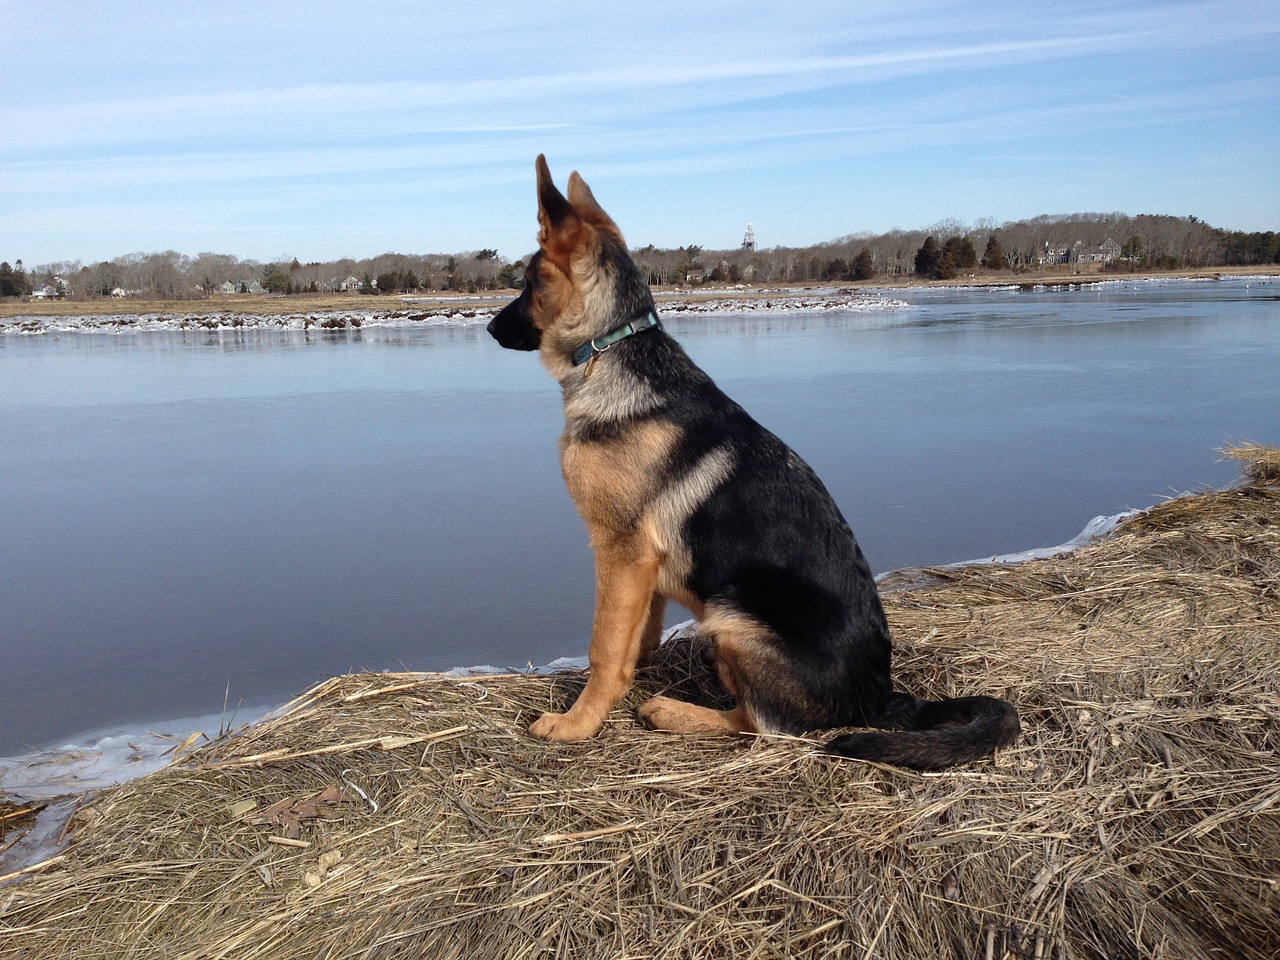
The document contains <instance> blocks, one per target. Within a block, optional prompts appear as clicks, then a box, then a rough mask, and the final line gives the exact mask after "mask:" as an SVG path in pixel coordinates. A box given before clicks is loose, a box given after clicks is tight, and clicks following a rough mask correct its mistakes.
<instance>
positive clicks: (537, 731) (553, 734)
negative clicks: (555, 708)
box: [529, 711, 603, 743]
mask: <svg viewBox="0 0 1280 960" xmlns="http://www.w3.org/2000/svg"><path fill="white" fill-rule="evenodd" d="M602 726H603V724H602V723H599V722H592V721H588V722H586V723H584V722H583V721H582V719H581V717H575V716H574V715H573V711H569V712H568V713H551V712H550V711H548V712H547V713H544V714H543V715H542V716H540V717H539V718H538V719H537V720H535V721H533V723H532V724H531V725H530V727H529V733H530V734H532V735H533V736H535V737H537V738H538V739H539V740H555V741H558V742H560V743H573V742H575V741H578V740H586V739H587V738H588V737H591V736H594V735H595V733H596V732H597V731H598V730H599V729H600V728H601V727H602Z"/></svg>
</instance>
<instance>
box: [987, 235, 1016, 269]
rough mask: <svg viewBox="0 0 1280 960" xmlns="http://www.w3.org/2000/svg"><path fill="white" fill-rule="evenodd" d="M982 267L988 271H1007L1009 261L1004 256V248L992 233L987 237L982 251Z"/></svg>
mask: <svg viewBox="0 0 1280 960" xmlns="http://www.w3.org/2000/svg"><path fill="white" fill-rule="evenodd" d="M982 265H983V266H984V267H986V268H987V269H988V270H1008V269H1009V261H1008V259H1007V258H1006V257H1005V255H1004V247H1002V246H1000V241H999V240H998V239H997V238H996V235H995V234H994V233H993V234H991V236H989V237H987V246H986V249H984V250H983V251H982Z"/></svg>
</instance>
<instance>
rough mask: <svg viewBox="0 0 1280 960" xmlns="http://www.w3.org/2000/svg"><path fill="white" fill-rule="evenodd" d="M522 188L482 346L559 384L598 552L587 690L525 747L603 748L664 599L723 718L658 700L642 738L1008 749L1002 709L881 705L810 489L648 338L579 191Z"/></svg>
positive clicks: (578, 187)
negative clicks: (502, 285) (499, 303)
mask: <svg viewBox="0 0 1280 960" xmlns="http://www.w3.org/2000/svg"><path fill="white" fill-rule="evenodd" d="M536 170H537V192H538V224H539V227H540V230H539V233H538V247H539V249H538V252H537V253H536V254H535V255H534V256H533V258H532V259H531V261H530V263H529V266H528V268H527V269H526V270H525V277H524V279H525V282H524V288H523V290H522V291H521V293H520V296H519V297H517V298H516V299H515V300H514V301H513V302H512V303H510V304H509V305H508V306H506V307H505V308H503V310H502V311H501V312H500V313H498V314H497V316H495V317H494V318H493V320H492V321H491V322H490V323H489V327H488V330H489V333H490V334H491V335H492V336H493V337H494V338H495V339H496V340H497V341H498V343H500V344H501V345H502V346H504V347H507V348H508V349H512V350H530V351H532V350H537V351H538V352H539V354H540V355H541V359H542V363H543V365H544V366H545V367H546V368H547V370H548V371H549V372H550V373H551V375H552V376H553V377H554V378H555V379H556V380H557V381H558V382H559V384H560V387H561V390H562V392H563V395H564V417H565V429H564V434H563V435H562V436H561V438H560V461H561V465H562V467H563V471H564V478H565V483H566V484H567V485H568V488H569V493H570V494H571V495H572V497H573V500H574V503H575V504H576V505H577V508H578V511H579V512H580V513H581V514H582V518H583V520H585V521H586V524H587V530H588V532H589V534H590V539H591V546H592V549H593V550H594V552H595V569H596V605H595V618H594V623H593V626H592V633H591V647H590V653H589V658H588V659H589V663H590V673H589V677H588V680H587V684H586V687H585V688H584V689H583V691H582V692H581V694H580V695H579V696H578V699H577V701H576V702H575V703H574V704H573V706H572V707H571V708H570V709H569V710H568V711H567V712H565V713H544V714H543V715H542V716H541V717H539V718H538V719H537V720H536V721H534V723H533V725H532V727H531V728H530V732H531V733H532V734H533V735H534V736H535V737H540V738H542V739H546V740H561V741H573V740H583V739H586V738H587V737H590V736H592V735H593V734H595V733H596V732H597V731H599V730H600V728H601V726H602V725H603V724H604V722H605V719H606V717H607V716H608V714H609V712H610V710H612V709H613V707H614V706H615V705H616V704H617V703H618V701H619V700H621V699H622V697H623V696H624V695H625V694H626V693H627V691H628V690H629V689H630V687H631V684H632V681H633V679H634V677H635V671H636V667H637V665H638V664H639V663H641V662H643V661H645V660H646V659H647V658H648V657H649V655H650V654H652V653H653V651H654V649H655V648H656V647H657V645H658V642H659V638H660V636H661V633H662V624H663V608H664V605H665V603H666V600H667V598H671V599H673V600H675V601H677V602H679V603H680V604H682V605H684V606H685V607H687V608H688V609H689V610H691V611H692V612H693V614H694V615H695V616H696V617H697V618H698V620H699V621H700V625H699V629H700V632H701V633H702V635H704V636H705V637H706V638H708V639H709V640H710V645H711V651H712V654H711V655H712V658H713V661H714V664H715V667H716V670H717V672H718V674H719V676H720V679H721V680H722V681H723V683H724V685H725V687H726V688H727V689H728V691H729V693H730V694H731V695H732V696H733V697H734V699H735V701H736V705H735V706H734V707H733V708H732V709H730V710H713V709H710V708H708V707H702V706H696V705H694V704H690V703H684V702H681V701H679V700H675V699H672V698H670V697H665V696H656V697H653V698H652V699H649V700H647V701H645V702H644V703H643V704H641V706H640V707H639V710H638V712H639V716H640V719H641V720H643V721H644V723H646V724H647V725H648V726H650V727H653V728H656V729H659V730H670V731H677V732H681V733H691V734H733V733H753V732H765V733H770V732H772V733H785V734H800V733H804V732H806V731H811V730H817V729H823V728H832V727H864V728H866V727H872V728H878V729H876V730H873V731H867V732H859V733H851V734H847V735H844V736H838V737H836V738H835V739H833V740H831V741H830V742H829V743H828V744H826V746H825V748H824V749H825V750H827V751H829V752H831V753H835V754H839V755H841V756H846V757H856V758H860V759H864V760H873V761H879V762H882V763H888V764H893V765H897V766H903V767H912V768H916V769H936V768H941V767H946V766H950V765H952V764H957V763H965V762H968V761H971V760H975V759H977V758H979V757H984V756H986V755H988V754H990V753H992V752H993V751H994V750H996V749H997V748H999V747H1003V746H1006V745H1008V744H1010V743H1012V742H1013V741H1014V740H1015V739H1017V737H1018V734H1019V730H1020V728H1019V723H1018V717H1017V714H1016V713H1015V712H1014V710H1013V708H1012V707H1011V706H1010V705H1009V704H1007V703H1005V702H1004V701H1001V700H996V699H993V698H991V697H964V698H960V699H951V700H940V701H927V700H918V699H916V698H915V697H912V696H910V695H909V694H906V693H901V692H895V691H894V690H893V689H892V684H891V681H890V678H889V658H890V640H889V626H888V623H887V621H886V620H885V615H884V610H883V608H882V607H881V604H880V597H879V594H878V593H877V591H876V585H875V581H874V580H873V579H872V576H871V570H870V568H869V567H868V565H867V562H866V560H865V559H864V558H863V555H862V551H861V549H860V548H859V547H858V544H857V542H856V541H855V540H854V537H853V532H852V531H851V530H850V529H849V525H848V524H847V523H846V522H845V520H844V517H843V516H841V514H840V511H839V509H838V508H837V507H836V504H835V502H834V501H833V500H832V499H831V496H830V494H828V493H827V490H826V488H825V487H824V486H823V485H822V482H821V481H820V480H819V479H818V477H817V476H816V475H815V474H814V472H813V471H812V470H811V469H810V468H809V466H808V465H807V464H806V463H805V462H804V461H803V460H801V459H800V457H798V456H797V455H796V454H795V453H794V452H793V451H792V450H791V449H790V448H788V447H787V446H786V445H785V444H784V443H782V441H780V440H779V439H778V438H777V437H775V436H774V435H773V434H771V433H770V432H769V431H768V430H766V429H764V427H762V426H760V425H759V424H758V423H756V422H755V420H753V419H752V418H751V417H750V416H748V415H747V413H746V411H744V410H743V409H742V408H741V407H740V406H738V404H736V403H734V402H733V401H732V400H730V399H729V398H728V397H727V396H725V395H724V394H723V393H722V392H721V391H720V390H719V389H718V388H717V387H716V385H715V384H714V383H713V382H712V381H711V378H710V377H708V376H707V375H706V374H705V373H703V371H702V370H700V369H699V368H698V367H697V366H695V365H694V363H693V361H692V360H690V359H689V357H688V356H687V355H686V354H685V352H684V350H682V349H681V347H680V345H679V344H677V343H676V341H675V340H673V339H672V338H671V337H670V336H668V334H667V333H666V332H665V331H664V330H663V329H662V325H661V323H660V322H659V320H658V316H657V312H656V310H655V309H654V304H653V296H652V294H651V293H650V291H649V287H648V284H647V283H646V282H645V280H644V278H643V276H642V275H641V273H640V271H639V269H637V267H636V265H635V263H634V262H633V261H632V259H631V256H630V254H629V253H628V252H627V246H626V244H625V242H624V241H623V239H622V234H621V232H620V231H619V230H618V227H617V226H616V225H615V224H614V222H613V220H611V219H610V218H609V216H608V215H607V214H606V213H605V212H604V210H602V209H601V207H600V205H599V204H598V203H597V202H596V200H595V197H594V196H593V195H592V193H591V190H590V188H588V186H587V184H586V183H585V182H584V181H583V180H582V178H581V177H580V176H579V175H578V174H577V172H574V173H573V174H571V175H570V177H569V190H568V197H567V198H566V197H565V196H564V195H563V194H562V193H561V192H560V191H559V189H557V188H556V186H555V184H554V183H553V182H552V179H551V173H550V171H549V170H548V168H547V163H546V160H545V158H543V157H541V156H539V157H538V160H537V164H536Z"/></svg>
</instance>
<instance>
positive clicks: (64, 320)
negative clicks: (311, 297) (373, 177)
mask: <svg viewBox="0 0 1280 960" xmlns="http://www.w3.org/2000/svg"><path fill="white" fill-rule="evenodd" d="M406 304H407V305H406V306H405V307H403V308H396V309H379V310H334V311H312V312H299V313H283V314H274V315H268V314H256V313H239V312H236V311H221V312H216V313H195V312H190V313H181V312H178V313H138V314H129V313H125V314H85V315H83V316H57V317H52V316H50V317H46V316H18V317H9V318H0V335H8V336H27V337H38V336H43V335H48V334H53V335H61V334H75V333H94V334H100V333H106V334H117V335H124V334H134V333H148V332H153V331H168V332H172V331H191V332H197V333H199V332H211V331H212V332H225V331H240V330H315V331H324V330H358V329H363V328H367V327H368V328H374V327H390V328H405V327H418V326H450V327H457V326H471V325H476V324H484V323H488V322H489V320H491V319H492V318H493V316H494V314H496V313H497V311H498V310H499V309H500V307H497V306H484V305H480V304H476V305H474V306H471V305H467V304H466V303H465V302H462V303H442V302H441V301H439V300H430V301H423V302H422V304H421V306H418V305H417V303H416V301H414V300H412V299H409V298H406ZM902 309H909V307H908V304H907V303H906V302H905V301H903V300H898V299H895V298H893V297H885V296H875V295H869V294H865V293H850V292H849V291H841V290H832V291H821V290H818V291H806V292H805V293H804V294H802V295H791V294H781V293H779V295H776V296H775V295H773V294H771V293H769V292H767V291H766V292H762V293H759V294H753V295H752V296H750V297H746V296H732V295H724V296H716V297H708V298H707V299H705V300H704V299H697V298H692V299H677V300H662V301H661V302H659V304H658V313H659V314H660V315H664V316H673V317H674V316H688V315H718V314H729V315H732V314H744V313H757V312H773V313H779V312H781V313H846V312H848V313H879V312H888V311H894V310H902Z"/></svg>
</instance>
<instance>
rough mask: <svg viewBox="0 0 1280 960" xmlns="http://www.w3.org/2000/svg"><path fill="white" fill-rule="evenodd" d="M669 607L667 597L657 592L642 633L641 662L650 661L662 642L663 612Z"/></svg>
mask: <svg viewBox="0 0 1280 960" xmlns="http://www.w3.org/2000/svg"><path fill="white" fill-rule="evenodd" d="M666 609H667V598H666V597H664V596H663V595H662V594H660V593H655V594H654V595H653V599H652V600H650V601H649V619H648V620H646V621H645V625H644V631H643V632H642V633H641V634H640V660H639V662H640V663H648V662H649V659H650V658H651V657H652V656H653V652H654V651H655V650H657V649H658V644H659V643H661V642H662V614H663V613H664V612H665V611H666Z"/></svg>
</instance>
